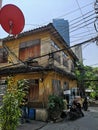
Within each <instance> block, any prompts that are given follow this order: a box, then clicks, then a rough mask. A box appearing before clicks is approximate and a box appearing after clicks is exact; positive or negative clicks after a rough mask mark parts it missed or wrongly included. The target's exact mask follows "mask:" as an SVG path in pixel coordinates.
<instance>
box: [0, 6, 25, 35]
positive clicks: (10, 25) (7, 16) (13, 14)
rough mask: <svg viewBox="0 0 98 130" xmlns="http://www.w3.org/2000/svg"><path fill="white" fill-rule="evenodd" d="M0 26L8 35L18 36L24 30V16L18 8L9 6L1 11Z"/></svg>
mask: <svg viewBox="0 0 98 130" xmlns="http://www.w3.org/2000/svg"><path fill="white" fill-rule="evenodd" d="M0 24H1V26H2V28H3V29H4V30H5V31H6V32H7V33H8V34H10V35H11V34H12V35H15V36H16V35H18V34H19V33H20V32H21V31H22V30H23V28H24V25H25V19H24V15H23V13H22V11H21V10H20V9H19V8H18V7H17V6H15V5H13V4H7V5H5V6H3V7H2V8H1V9H0Z"/></svg>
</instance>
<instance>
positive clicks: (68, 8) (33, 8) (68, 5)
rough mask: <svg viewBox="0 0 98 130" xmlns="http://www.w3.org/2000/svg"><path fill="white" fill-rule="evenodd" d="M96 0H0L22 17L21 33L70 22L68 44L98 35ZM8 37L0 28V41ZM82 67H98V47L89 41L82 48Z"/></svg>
mask: <svg viewBox="0 0 98 130" xmlns="http://www.w3.org/2000/svg"><path fill="white" fill-rule="evenodd" d="M94 3H95V0H2V7H3V6H4V5H6V4H14V5H16V6H17V7H19V8H20V9H21V11H22V12H23V14H24V17H25V26H24V29H23V32H24V31H28V30H31V29H34V28H37V27H40V26H44V25H47V24H49V23H51V22H52V20H53V19H56V18H59V19H60V18H63V19H65V20H68V21H69V27H70V45H71V46H73V45H75V44H78V43H81V42H83V41H86V40H88V39H91V38H93V37H95V36H97V35H98V32H96V30H95V28H94V21H95V19H96V18H95V17H96V14H95V10H94ZM6 36H8V33H6V32H5V31H4V30H3V29H2V27H1V26H0V39H1V38H4V37H6ZM82 49H83V50H82V53H83V63H84V65H88V66H93V67H98V45H97V44H96V42H90V43H87V44H85V45H83V46H82Z"/></svg>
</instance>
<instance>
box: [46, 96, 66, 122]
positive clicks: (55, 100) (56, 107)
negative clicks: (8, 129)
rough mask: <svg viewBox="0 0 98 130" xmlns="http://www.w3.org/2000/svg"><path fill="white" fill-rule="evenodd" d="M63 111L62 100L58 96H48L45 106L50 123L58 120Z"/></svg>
mask: <svg viewBox="0 0 98 130" xmlns="http://www.w3.org/2000/svg"><path fill="white" fill-rule="evenodd" d="M63 109H64V102H63V99H62V98H61V97H60V96H57V95H54V94H52V95H49V97H48V105H47V110H48V116H49V119H50V120H52V121H56V120H57V119H59V118H60V115H61V113H62V111H63Z"/></svg>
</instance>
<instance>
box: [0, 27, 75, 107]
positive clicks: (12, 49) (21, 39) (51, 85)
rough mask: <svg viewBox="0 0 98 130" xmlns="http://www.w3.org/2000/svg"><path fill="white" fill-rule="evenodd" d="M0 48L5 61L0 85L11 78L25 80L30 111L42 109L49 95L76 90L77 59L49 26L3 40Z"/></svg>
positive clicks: (2, 66) (1, 68)
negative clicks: (27, 84)
mask: <svg viewBox="0 0 98 130" xmlns="http://www.w3.org/2000/svg"><path fill="white" fill-rule="evenodd" d="M2 45H3V46H2V49H4V50H6V51H5V52H7V55H6V58H7V60H6V61H5V63H4V62H2V60H0V82H2V81H4V80H6V77H7V76H11V75H13V77H14V79H15V80H20V79H26V80H27V81H28V83H29V96H28V102H29V106H30V107H32V108H44V107H46V106H47V100H48V96H49V95H50V94H56V95H60V96H61V95H63V92H64V91H66V90H71V89H72V88H76V87H77V80H76V77H75V74H74V65H75V62H76V61H77V57H76V56H75V55H74V53H73V52H72V50H71V49H68V45H67V44H66V42H65V40H64V39H63V38H62V37H61V35H60V34H59V33H58V32H57V30H56V29H55V27H54V26H53V24H48V25H47V26H44V27H40V28H37V29H34V30H31V31H27V32H23V33H21V34H19V35H18V37H17V38H15V37H14V36H11V37H7V38H4V39H2ZM1 59H2V56H1ZM0 87H3V86H2V84H0ZM5 87H6V85H5Z"/></svg>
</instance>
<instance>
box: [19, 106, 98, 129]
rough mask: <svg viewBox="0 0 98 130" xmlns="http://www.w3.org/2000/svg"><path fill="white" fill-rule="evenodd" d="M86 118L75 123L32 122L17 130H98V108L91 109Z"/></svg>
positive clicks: (64, 121) (65, 121) (86, 113)
mask: <svg viewBox="0 0 98 130" xmlns="http://www.w3.org/2000/svg"><path fill="white" fill-rule="evenodd" d="M84 114H85V116H84V117H82V118H79V119H77V120H75V121H67V120H66V119H65V120H63V121H62V122H58V123H46V122H42V121H35V120H33V121H31V122H30V123H25V124H22V125H20V126H19V128H18V129H17V130H39V129H40V130H98V107H89V110H88V111H87V112H84Z"/></svg>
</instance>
